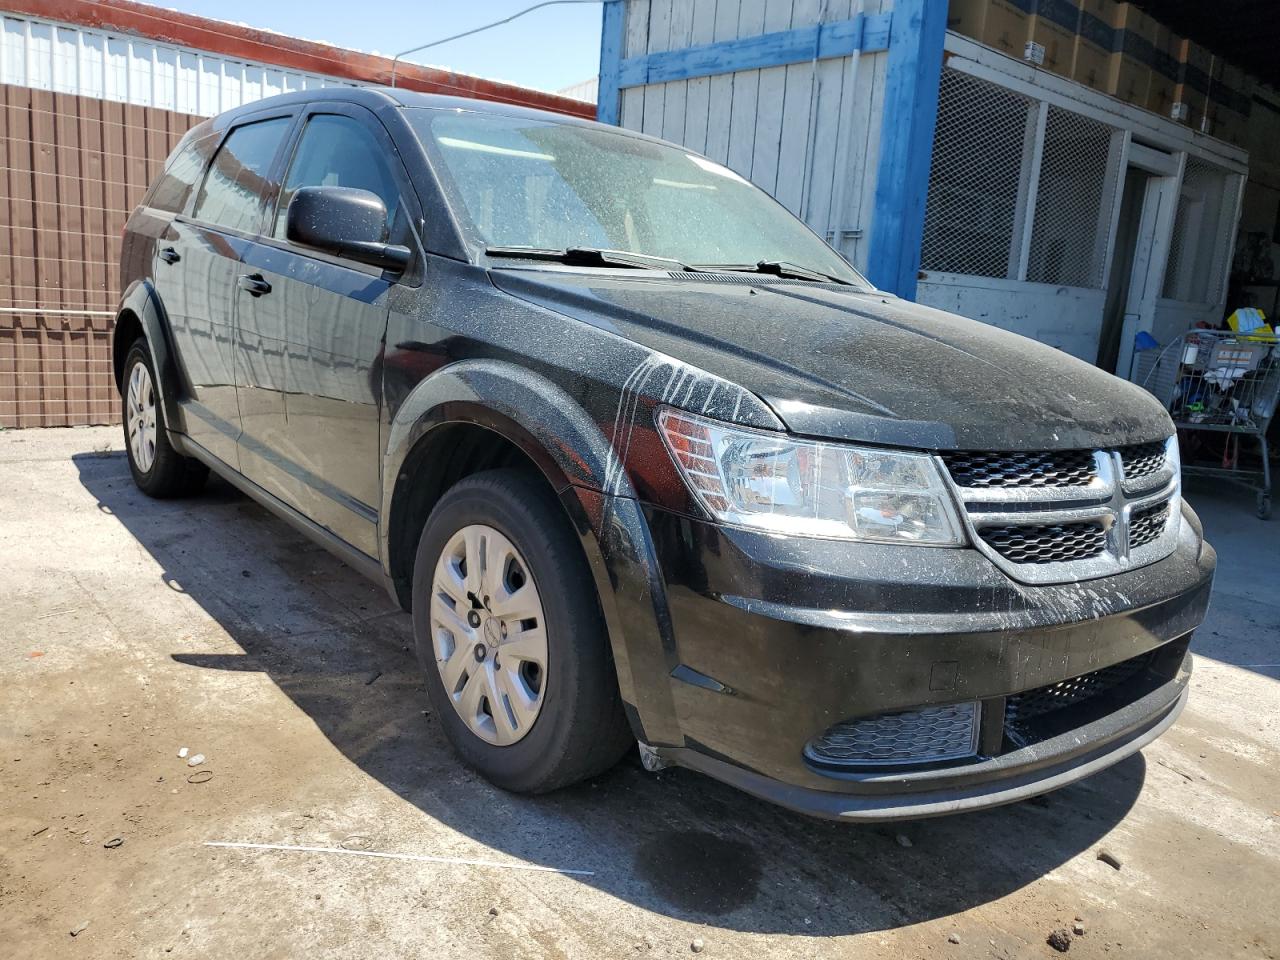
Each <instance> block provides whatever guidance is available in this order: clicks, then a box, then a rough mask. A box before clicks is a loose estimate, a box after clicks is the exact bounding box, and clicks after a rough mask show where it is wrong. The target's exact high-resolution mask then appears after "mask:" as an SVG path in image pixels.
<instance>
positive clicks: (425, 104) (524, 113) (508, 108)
mask: <svg viewBox="0 0 1280 960" xmlns="http://www.w3.org/2000/svg"><path fill="white" fill-rule="evenodd" d="M326 101H327V102H335V103H355V104H360V105H361V106H364V107H368V108H369V109H370V110H375V111H376V110H378V109H379V108H386V107H393V108H399V107H409V108H415V107H418V108H430V109H435V110H463V111H467V112H470V113H484V114H490V115H492V116H501V117H512V118H519V119H528V120H542V121H545V122H548V123H562V124H571V125H574V126H587V127H595V126H598V127H605V128H606V129H609V130H612V131H614V132H618V133H630V134H632V135H635V136H639V137H641V138H642V139H646V140H648V139H652V138H651V137H644V136H643V135H641V134H634V133H633V131H624V130H622V129H621V128H619V127H615V126H612V125H609V124H600V123H597V122H596V121H594V120H587V119H586V118H584V117H575V116H570V115H569V114H565V113H556V112H554V111H551V110H538V109H536V108H533V107H522V106H518V105H516V104H511V103H498V102H497V101H494V100H480V99H474V98H471V97H450V96H443V95H440V94H434V93H418V92H417V91H415V90H405V89H402V88H399V87H323V88H320V89H316V90H299V91H296V92H294V93H283V94H279V95H277V96H274V97H266V98H264V99H262V100H254V101H253V102H251V103H246V104H244V105H242V106H239V107H234V108H233V109H231V110H227V111H226V112H224V113H220V114H218V115H217V116H216V117H212V118H211V120H210V121H209V123H210V125H211V126H212V128H213V129H216V130H221V129H222V128H224V127H226V126H227V125H229V124H231V123H234V122H235V121H236V120H238V119H239V118H241V117H243V116H246V115H248V114H252V113H258V112H259V111H262V110H270V109H271V108H273V107H277V106H280V107H283V106H291V105H294V104H304V103H323V102H326Z"/></svg>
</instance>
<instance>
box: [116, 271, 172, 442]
mask: <svg viewBox="0 0 1280 960" xmlns="http://www.w3.org/2000/svg"><path fill="white" fill-rule="evenodd" d="M125 314H133V316H135V317H137V318H138V322H139V324H140V325H141V327H142V334H143V336H144V337H146V339H147V349H148V350H149V351H150V352H151V366H152V369H154V370H155V372H156V379H157V380H158V381H159V383H158V384H157V388H158V393H159V401H160V409H161V410H162V411H163V413H164V422H165V424H166V426H167V427H168V429H169V432H171V433H186V432H187V421H186V415H185V414H184V412H183V410H182V406H181V404H179V403H178V401H179V400H181V399H183V398H184V397H186V396H189V392H188V391H187V389H186V383H185V381H184V379H183V376H182V371H181V369H180V368H179V367H178V362H177V354H176V351H175V350H174V348H173V339H172V337H171V336H170V333H169V318H168V315H167V314H166V313H165V310H164V305H163V304H162V303H161V302H160V296H159V294H157V293H156V289H155V286H154V285H153V284H152V283H151V281H150V280H145V279H144V280H134V281H133V282H132V283H131V284H129V288H128V289H127V290H125V292H124V295H123V296H122V297H121V298H120V307H119V309H117V310H116V326H115V333H114V334H113V335H112V345H111V349H112V357H113V358H114V359H115V361H116V368H117V370H119V369H121V366H122V364H123V362H124V357H123V355H122V354H123V351H124V350H125V349H128V345H127V344H122V343H116V342H115V341H116V337H118V336H119V334H120V331H121V329H122V323H121V318H122V317H123V316H124V315H125ZM116 386H117V387H122V384H121V383H120V382H119V380H118V379H117V382H116Z"/></svg>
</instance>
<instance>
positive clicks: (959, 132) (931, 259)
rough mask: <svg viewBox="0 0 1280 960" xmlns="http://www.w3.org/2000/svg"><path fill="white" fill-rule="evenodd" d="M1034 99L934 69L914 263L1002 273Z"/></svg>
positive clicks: (1029, 141)
mask: <svg viewBox="0 0 1280 960" xmlns="http://www.w3.org/2000/svg"><path fill="white" fill-rule="evenodd" d="M1034 106H1035V101H1033V100H1031V99H1030V98H1028V97H1023V96H1021V95H1019V94H1016V93H1014V92H1012V91H1011V90H1007V89H1005V88H1004V87H1000V86H998V85H996V84H994V83H988V82H987V81H985V80H978V79H976V78H974V77H971V76H969V75H968V74H965V73H961V72H959V71H957V70H951V69H946V70H943V72H942V78H941V87H940V90H939V102H938V122H937V128H936V131H935V133H934V139H933V162H932V166H931V168H930V171H929V195H928V202H927V206H926V210H925V224H924V240H923V244H922V247H921V265H922V267H923V268H924V269H925V270H937V271H940V272H943V273H963V274H972V275H975V276H981V277H1007V276H1009V275H1010V255H1011V250H1012V244H1013V237H1014V231H1015V229H1016V224H1017V219H1018V200H1019V196H1020V194H1021V188H1022V180H1023V170H1024V168H1026V167H1027V165H1028V162H1029V156H1030V152H1031V147H1032V145H1033V142H1034V137H1035V110H1034V109H1033V107H1034Z"/></svg>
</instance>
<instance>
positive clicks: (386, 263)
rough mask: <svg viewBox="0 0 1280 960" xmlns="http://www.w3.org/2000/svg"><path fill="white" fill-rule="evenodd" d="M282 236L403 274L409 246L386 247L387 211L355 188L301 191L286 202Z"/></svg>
mask: <svg viewBox="0 0 1280 960" xmlns="http://www.w3.org/2000/svg"><path fill="white" fill-rule="evenodd" d="M285 236H286V237H287V238H288V239H289V240H291V241H292V242H293V243H300V244H302V245H303V246H306V247H314V248H315V249H317V250H323V251H325V252H326V253H332V254H333V255H334V256H337V257H346V258H347V259H349V260H356V261H359V262H360V263H368V264H372V265H373V266H375V267H382V268H383V269H385V270H395V271H397V272H399V271H402V270H404V269H405V268H406V267H407V266H408V265H409V260H410V258H411V256H412V254H411V253H410V251H409V248H408V247H403V246H398V245H396V244H391V243H387V242H386V240H387V207H386V204H384V203H383V202H382V198H381V197H379V196H378V195H377V194H376V193H372V192H370V191H368V190H357V189H356V188H354V187H301V188H299V189H298V190H297V191H296V192H295V193H294V195H293V199H292V200H290V201H289V210H288V212H287V213H286V214H285Z"/></svg>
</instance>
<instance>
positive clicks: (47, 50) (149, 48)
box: [0, 16, 356, 116]
mask: <svg viewBox="0 0 1280 960" xmlns="http://www.w3.org/2000/svg"><path fill="white" fill-rule="evenodd" d="M0 83H8V84H13V85H14V86H22V87H33V88H35V89H37V90H53V91H56V92H58V93H72V94H78V95H80V96H86V97H96V98H100V99H104V100H115V101H118V102H121V103H133V104H138V105H140V106H148V107H161V108H163V109H165V110H177V111H179V112H181V113H194V114H201V115H204V116H213V115H214V114H215V113H221V112H222V111H223V110H230V109H231V108H232V107H238V106H240V105H241V104H243V103H250V102H252V101H254V100H260V99H262V98H263V97H270V96H273V95H275V94H277V93H284V92H286V91H290V90H304V89H308V88H315V87H329V86H343V87H350V86H356V84H354V83H353V82H351V81H349V80H340V79H336V78H334V77H326V76H322V75H320V74H312V73H303V72H301V71H295V70H284V69H281V68H278V67H272V66H268V65H265V64H260V63H250V62H246V61H240V60H232V59H229V58H226V57H221V56H218V55H216V54H211V53H204V52H202V51H200V50H192V49H188V48H186V47H178V46H174V45H172V44H164V43H159V42H153V41H151V40H144V39H140V38H136V37H129V36H123V35H118V34H113V33H110V32H108V31H103V30H94V29H91V28H89V27H79V26H70V25H67V24H59V23H54V22H52V21H48V20H41V19H39V18H37V17H18V16H4V17H3V18H0Z"/></svg>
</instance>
